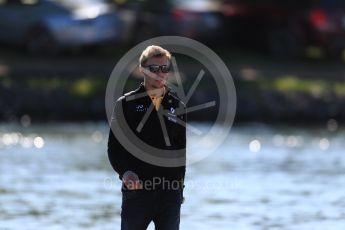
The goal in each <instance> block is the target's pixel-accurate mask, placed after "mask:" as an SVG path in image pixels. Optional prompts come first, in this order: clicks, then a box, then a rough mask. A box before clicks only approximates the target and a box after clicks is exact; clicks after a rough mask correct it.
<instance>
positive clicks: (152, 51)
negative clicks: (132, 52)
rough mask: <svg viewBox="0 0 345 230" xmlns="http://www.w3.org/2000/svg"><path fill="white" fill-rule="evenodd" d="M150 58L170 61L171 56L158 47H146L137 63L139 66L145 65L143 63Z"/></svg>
mask: <svg viewBox="0 0 345 230" xmlns="http://www.w3.org/2000/svg"><path fill="white" fill-rule="evenodd" d="M152 57H167V58H168V60H169V61H170V59H171V54H170V52H169V51H167V50H166V49H163V48H162V47H160V46H154V45H152V46H148V47H146V49H145V50H144V51H143V52H142V53H141V55H140V58H139V63H140V65H141V66H143V65H145V62H146V61H147V60H148V59H150V58H152Z"/></svg>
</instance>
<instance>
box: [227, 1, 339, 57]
mask: <svg viewBox="0 0 345 230" xmlns="http://www.w3.org/2000/svg"><path fill="white" fill-rule="evenodd" d="M221 9H222V12H223V16H224V24H225V32H226V36H225V37H226V38H227V39H229V40H230V41H231V42H232V43H234V44H239V45H242V46H246V47H253V46H255V47H257V48H261V49H262V48H263V49H265V50H266V51H268V52H269V53H270V54H272V55H274V56H285V57H292V56H296V55H299V54H301V53H302V51H303V50H304V48H305V47H307V46H316V47H320V48H322V49H323V50H325V51H326V53H327V54H329V55H333V56H334V55H337V54H339V53H340V52H342V50H343V49H344V48H345V2H344V1H343V0H309V1H308V0H306V1H298V0H290V1H288V0H283V1H273V0H261V1H255V0H238V1H236V0H225V1H224V0H223V1H222V6H221Z"/></svg>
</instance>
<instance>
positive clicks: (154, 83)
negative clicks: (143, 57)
mask: <svg viewBox="0 0 345 230" xmlns="http://www.w3.org/2000/svg"><path fill="white" fill-rule="evenodd" d="M149 65H159V66H162V65H169V60H168V58H167V57H165V56H163V57H152V58H149V59H148V60H147V61H146V63H145V65H143V74H144V78H145V84H148V85H149V86H150V87H151V88H157V89H158V88H162V87H163V86H164V84H165V82H166V80H167V77H168V73H163V72H162V71H161V70H159V72H157V73H152V72H150V71H149V69H148V68H145V66H149Z"/></svg>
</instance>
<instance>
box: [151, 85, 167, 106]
mask: <svg viewBox="0 0 345 230" xmlns="http://www.w3.org/2000/svg"><path fill="white" fill-rule="evenodd" d="M163 89H164V92H163V96H161V97H155V96H150V98H151V100H152V103H153V105H154V106H155V108H156V110H157V111H158V109H159V106H160V105H161V103H162V100H163V97H164V94H165V87H164V88H163Z"/></svg>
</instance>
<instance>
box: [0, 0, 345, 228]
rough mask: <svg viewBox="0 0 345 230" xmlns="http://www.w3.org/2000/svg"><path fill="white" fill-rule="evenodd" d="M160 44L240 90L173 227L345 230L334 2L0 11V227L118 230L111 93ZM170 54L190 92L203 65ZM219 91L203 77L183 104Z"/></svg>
mask: <svg viewBox="0 0 345 230" xmlns="http://www.w3.org/2000/svg"><path fill="white" fill-rule="evenodd" d="M161 35H177V36H185V37H189V38H192V39H196V40H197V41H200V42H202V43H204V44H206V45H207V46H208V47H210V48H211V49H212V50H213V51H214V52H216V53H217V54H218V55H219V56H220V57H221V59H222V60H223V61H224V62H225V64H226V65H227V66H228V68H229V70H230V72H231V74H232V77H233V79H234V83H235V86H236V93H237V111H236V117H235V122H234V126H233V128H232V130H231V132H230V134H229V136H228V138H227V139H226V141H225V142H224V144H223V145H222V146H221V147H220V148H219V149H218V150H217V151H215V152H214V153H213V154H212V155H210V156H209V157H208V158H206V159H205V160H203V161H200V162H198V163H196V164H192V165H190V166H189V167H188V170H187V179H186V191H185V197H186V202H185V203H184V204H183V206H182V207H183V208H182V220H181V229H191V228H196V229H210V228H217V229H298V230H300V229H344V227H345V221H344V219H345V211H344V210H345V209H344V207H345V203H344V200H345V193H344V191H342V189H341V188H342V185H344V183H345V176H344V175H345V156H344V154H343V152H342V151H343V150H342V149H344V148H345V143H344V141H343V140H344V134H345V131H344V129H343V127H344V120H345V109H344V108H345V81H344V79H345V67H344V64H345V63H344V62H345V49H344V48H345V47H344V45H345V2H344V1H342V0H309V1H308V0H300V1H297V0H290V1H288V0H280V1H278V0H276V1H273V0H189V1H182V0H74V1H67V0H0V203H1V206H0V229H22V228H23V226H24V228H25V229H66V228H67V229H119V223H120V211H121V207H120V205H121V193H120V186H121V185H120V181H119V180H118V178H117V175H116V174H115V173H114V171H113V170H112V168H111V167H110V164H109V163H108V159H107V155H106V145H107V136H108V132H109V128H108V125H107V121H106V115H105V105H104V102H105V100H104V99H105V89H106V85H107V81H108V79H109V76H110V74H111V71H112V69H113V67H114V66H115V65H116V63H117V62H118V61H119V59H120V58H121V57H122V56H123V55H124V54H125V53H126V52H127V51H128V50H130V49H131V48H132V47H133V46H135V45H136V44H138V43H140V42H141V41H145V40H147V39H149V38H152V37H156V36H161ZM138 55H139V54H138ZM173 55H174V56H175V57H176V60H177V64H178V67H179V74H180V75H181V77H182V80H183V82H184V87H185V91H188V89H189V88H190V87H191V85H192V84H193V82H194V80H195V79H196V77H197V75H198V73H199V71H200V69H203V68H204V67H203V66H202V65H201V64H200V63H198V62H197V61H195V60H191V58H188V57H185V56H183V55H178V54H176V55H175V54H173ZM132 75H133V76H132V77H130V78H129V79H128V82H127V84H126V86H127V87H126V89H125V90H124V91H127V90H130V89H133V88H135V87H136V86H137V85H138V83H139V82H140V81H142V79H140V78H138V76H137V74H136V73H133V74H132ZM219 93H220V92H218V91H217V86H216V84H215V82H214V80H213V78H212V76H211V75H210V74H209V73H208V72H207V71H206V70H205V76H204V77H203V78H202V80H201V81H200V84H199V85H198V87H197V90H196V92H195V94H194V95H193V96H192V98H191V100H190V102H189V103H188V106H193V105H198V104H202V103H204V102H208V101H210V100H216V101H217V100H218V97H219V95H218V94H219ZM216 115H217V109H215V108H213V109H212V108H209V109H207V110H204V111H200V112H194V113H191V114H190V116H189V122H190V123H191V124H193V125H194V127H196V128H198V129H199V130H202V131H204V132H205V133H206V132H207V131H208V130H209V129H210V127H212V125H213V123H214V119H215V116H216ZM218 128H219V129H222V128H224V127H218ZM198 138H199V137H198V136H197V135H195V134H193V133H188V145H189V146H192V145H193V144H195V143H197V141H198ZM205 144H206V145H207V144H212V140H210V143H205ZM201 148H203V146H200V149H201ZM187 151H188V150H187ZM150 229H153V225H150Z"/></svg>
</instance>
